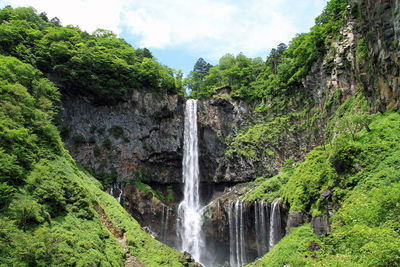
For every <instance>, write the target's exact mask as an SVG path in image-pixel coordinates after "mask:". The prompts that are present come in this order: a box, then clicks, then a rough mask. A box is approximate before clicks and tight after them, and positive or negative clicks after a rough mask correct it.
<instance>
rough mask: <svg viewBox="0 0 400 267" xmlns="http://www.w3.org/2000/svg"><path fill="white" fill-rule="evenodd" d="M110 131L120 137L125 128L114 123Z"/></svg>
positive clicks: (115, 136)
mask: <svg viewBox="0 0 400 267" xmlns="http://www.w3.org/2000/svg"><path fill="white" fill-rule="evenodd" d="M108 132H109V133H110V134H111V135H112V136H114V138H117V139H118V138H120V137H121V136H122V135H123V134H124V128H122V126H121V125H113V126H111V127H110V129H108Z"/></svg>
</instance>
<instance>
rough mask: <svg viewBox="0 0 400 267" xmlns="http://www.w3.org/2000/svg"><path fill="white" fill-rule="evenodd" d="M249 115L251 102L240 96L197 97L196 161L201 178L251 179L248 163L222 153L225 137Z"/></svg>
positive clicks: (207, 179) (217, 180) (251, 174)
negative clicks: (236, 97)
mask: <svg viewBox="0 0 400 267" xmlns="http://www.w3.org/2000/svg"><path fill="white" fill-rule="evenodd" d="M251 116H253V114H252V111H251V109H250V106H249V105H248V104H247V103H246V102H244V101H241V100H237V101H232V100H230V101H228V100H224V99H207V100H200V101H199V105H198V120H199V122H198V123H199V127H198V129H199V153H200V155H199V164H200V175H201V180H202V181H206V182H212V183H223V182H228V183H232V182H244V181H249V180H252V179H254V177H255V170H254V168H253V166H252V165H251V164H249V163H248V162H237V161H232V160H230V159H228V158H227V157H226V156H225V152H226V148H227V144H226V139H227V137H228V136H229V135H234V134H236V133H237V131H238V130H239V129H240V128H241V127H243V126H244V125H245V124H247V123H248V120H249V119H250V117H251Z"/></svg>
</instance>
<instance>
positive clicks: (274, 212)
mask: <svg viewBox="0 0 400 267" xmlns="http://www.w3.org/2000/svg"><path fill="white" fill-rule="evenodd" d="M280 200H281V199H280V198H276V199H274V201H272V203H271V217H270V220H271V221H270V229H271V230H270V233H269V249H270V250H271V249H272V247H273V246H275V244H276V243H278V241H279V240H280V238H281V236H280V233H279V231H280V228H281V212H280V209H279V201H280Z"/></svg>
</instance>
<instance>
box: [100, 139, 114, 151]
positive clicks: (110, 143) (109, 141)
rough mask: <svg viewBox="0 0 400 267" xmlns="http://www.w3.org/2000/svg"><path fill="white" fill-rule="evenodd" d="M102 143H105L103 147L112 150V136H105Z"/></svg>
mask: <svg viewBox="0 0 400 267" xmlns="http://www.w3.org/2000/svg"><path fill="white" fill-rule="evenodd" d="M102 145H103V147H105V148H107V149H108V150H110V149H111V146H112V142H111V140H110V138H108V137H106V138H104V140H103V144H102Z"/></svg>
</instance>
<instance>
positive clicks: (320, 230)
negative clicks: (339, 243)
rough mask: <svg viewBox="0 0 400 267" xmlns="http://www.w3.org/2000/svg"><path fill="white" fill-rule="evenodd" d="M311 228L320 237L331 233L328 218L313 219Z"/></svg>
mask: <svg viewBox="0 0 400 267" xmlns="http://www.w3.org/2000/svg"><path fill="white" fill-rule="evenodd" d="M311 228H312V229H313V230H314V233H315V234H316V235H318V236H321V235H326V234H327V233H330V232H331V227H330V223H329V219H328V216H326V215H324V216H318V217H314V218H312V219H311Z"/></svg>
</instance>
